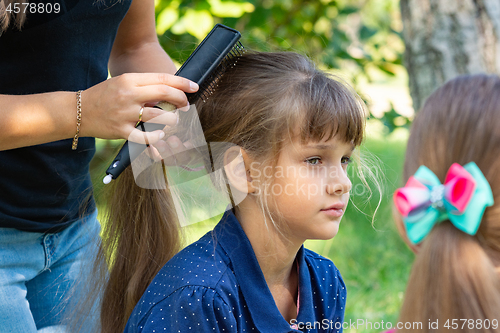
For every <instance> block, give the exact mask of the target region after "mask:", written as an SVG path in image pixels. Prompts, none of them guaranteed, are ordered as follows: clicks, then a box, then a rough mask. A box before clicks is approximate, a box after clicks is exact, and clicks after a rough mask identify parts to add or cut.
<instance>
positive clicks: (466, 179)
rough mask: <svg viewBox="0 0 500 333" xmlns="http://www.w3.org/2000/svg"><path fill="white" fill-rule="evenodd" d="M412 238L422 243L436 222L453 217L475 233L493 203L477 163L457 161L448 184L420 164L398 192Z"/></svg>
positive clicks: (463, 228)
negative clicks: (459, 162) (486, 210)
mask: <svg viewBox="0 0 500 333" xmlns="http://www.w3.org/2000/svg"><path fill="white" fill-rule="evenodd" d="M394 203H395V205H396V208H397V209H398V211H399V213H401V215H402V216H403V221H404V224H405V227H406V232H407V234H408V238H409V239H410V241H411V242H412V243H414V244H416V243H420V242H421V241H422V240H423V239H424V238H425V237H426V236H427V235H428V234H429V232H430V231H431V230H432V228H433V227H434V225H435V224H436V223H439V222H442V221H445V220H450V221H451V223H453V225H454V226H455V227H456V228H458V229H459V230H461V231H463V232H465V233H468V234H469V235H475V234H476V232H477V229H478V228H479V225H480V224H481V219H482V217H483V214H484V210H485V209H486V207H488V206H492V205H493V194H492V192H491V187H490V184H489V183H488V181H487V180H486V178H485V177H484V175H483V173H482V172H481V170H480V169H479V168H478V166H477V165H476V163H474V162H470V163H468V164H466V165H465V166H463V167H462V166H460V165H459V164H457V163H454V164H453V165H452V166H451V167H450V169H449V170H448V173H447V174H446V177H445V181H444V184H441V183H440V181H439V179H438V178H437V176H436V175H435V174H434V173H433V172H432V171H431V170H429V168H427V167H426V166H423V165H422V166H420V168H418V170H417V172H416V173H415V175H413V176H412V177H410V179H408V182H407V183H406V185H405V187H402V188H399V189H397V190H396V192H395V193H394Z"/></svg>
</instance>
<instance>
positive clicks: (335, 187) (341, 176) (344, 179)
mask: <svg viewBox="0 0 500 333" xmlns="http://www.w3.org/2000/svg"><path fill="white" fill-rule="evenodd" d="M336 171H337V172H335V173H333V174H332V175H333V176H331V177H329V179H328V184H327V186H326V192H327V193H328V194H335V195H342V194H345V193H348V192H349V191H350V190H351V188H352V183H351V180H350V179H349V177H348V176H347V171H346V170H344V168H342V167H337V170H336Z"/></svg>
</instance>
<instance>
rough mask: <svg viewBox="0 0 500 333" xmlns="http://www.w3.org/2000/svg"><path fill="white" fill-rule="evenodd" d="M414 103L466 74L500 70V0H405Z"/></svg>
mask: <svg viewBox="0 0 500 333" xmlns="http://www.w3.org/2000/svg"><path fill="white" fill-rule="evenodd" d="M401 16H402V19H403V38H404V40H405V45H406V51H405V66H406V68H407V70H408V74H409V78H410V93H411V97H412V99H413V107H414V109H415V111H418V110H419V109H420V108H421V107H422V104H423V102H424V100H425V99H426V98H427V97H428V96H429V95H430V94H431V93H432V92H433V91H434V90H435V89H436V88H437V87H439V86H440V85H441V84H443V83H444V82H446V81H448V80H450V79H451V78H453V77H455V76H457V75H461V74H474V73H485V72H486V73H496V74H499V73H500V0H401Z"/></svg>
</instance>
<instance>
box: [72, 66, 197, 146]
mask: <svg viewBox="0 0 500 333" xmlns="http://www.w3.org/2000/svg"><path fill="white" fill-rule="evenodd" d="M197 90H198V85H197V84H196V83H194V82H192V81H189V80H187V79H185V78H182V77H179V76H174V75H171V74H160V73H145V74H139V73H131V74H123V75H120V76H117V77H113V78H111V79H109V80H106V81H104V82H101V83H99V84H97V85H95V86H93V87H91V88H89V89H87V90H85V91H83V93H82V122H81V134H80V136H90V137H97V138H103V139H120V138H121V139H127V140H130V141H134V142H137V143H143V144H144V143H146V141H148V143H149V144H154V143H156V142H157V141H159V140H160V139H161V138H162V137H163V135H161V133H163V131H161V130H157V131H153V132H147V133H144V132H142V131H140V130H138V129H136V128H135V125H136V124H137V122H138V120H139V113H140V110H141V108H143V107H144V109H143V113H142V121H143V122H147V121H149V120H151V119H153V118H156V119H155V121H156V120H157V119H161V122H162V124H164V125H168V126H175V125H176V124H177V115H176V114H175V113H172V112H168V111H163V110H161V109H158V108H153V107H150V106H152V105H155V104H156V103H158V102H161V101H167V102H169V103H171V104H173V105H175V106H176V107H177V108H183V109H186V107H187V106H188V105H189V104H188V101H187V97H186V94H185V92H188V93H193V92H196V91H197Z"/></svg>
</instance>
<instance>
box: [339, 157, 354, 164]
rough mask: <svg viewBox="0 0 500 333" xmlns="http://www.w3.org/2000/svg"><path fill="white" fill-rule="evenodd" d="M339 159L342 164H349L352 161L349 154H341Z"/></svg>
mask: <svg viewBox="0 0 500 333" xmlns="http://www.w3.org/2000/svg"><path fill="white" fill-rule="evenodd" d="M340 161H341V163H342V164H349V163H351V162H352V158H350V157H349V156H343V157H342V159H341V160H340Z"/></svg>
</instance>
